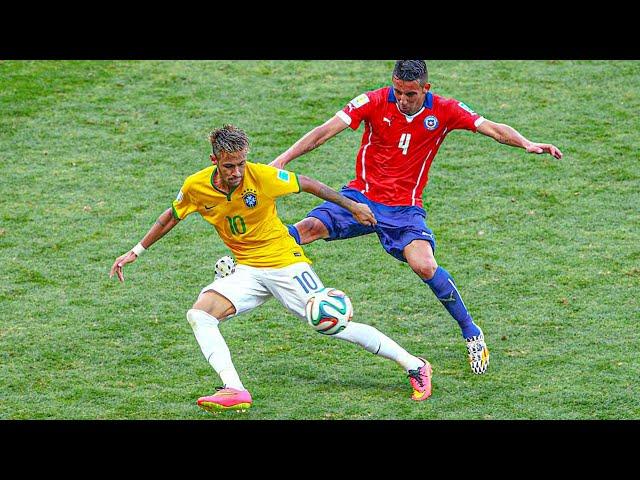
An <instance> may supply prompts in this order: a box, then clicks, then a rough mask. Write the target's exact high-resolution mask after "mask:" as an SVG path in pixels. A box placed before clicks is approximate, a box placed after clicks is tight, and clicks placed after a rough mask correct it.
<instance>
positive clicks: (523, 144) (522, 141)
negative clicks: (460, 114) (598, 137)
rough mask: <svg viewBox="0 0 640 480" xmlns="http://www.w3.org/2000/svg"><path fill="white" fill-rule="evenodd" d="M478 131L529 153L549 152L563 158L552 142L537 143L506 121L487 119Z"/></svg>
mask: <svg viewBox="0 0 640 480" xmlns="http://www.w3.org/2000/svg"><path fill="white" fill-rule="evenodd" d="M478 132H480V133H482V134H483V135H486V136H487V137H491V138H493V139H494V140H495V141H497V142H500V143H503V144H505V145H511V146H512V147H520V148H524V149H525V150H526V151H527V152H529V153H548V154H549V155H552V156H553V157H555V158H557V159H560V158H562V152H561V151H560V150H559V149H558V148H557V147H556V146H554V145H551V144H550V143H535V142H532V141H530V140H527V139H526V138H525V137H523V136H522V135H521V134H520V133H519V132H518V131H517V130H516V129H515V128H513V127H510V126H509V125H505V124H504V123H494V122H491V121H489V120H485V121H484V122H482V123H481V124H480V126H479V127H478Z"/></svg>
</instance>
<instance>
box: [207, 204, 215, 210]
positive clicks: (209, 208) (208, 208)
mask: <svg viewBox="0 0 640 480" xmlns="http://www.w3.org/2000/svg"><path fill="white" fill-rule="evenodd" d="M213 207H215V205H211V206H210V207H207V206H206V205H205V206H204V209H205V210H211V209H212V208H213Z"/></svg>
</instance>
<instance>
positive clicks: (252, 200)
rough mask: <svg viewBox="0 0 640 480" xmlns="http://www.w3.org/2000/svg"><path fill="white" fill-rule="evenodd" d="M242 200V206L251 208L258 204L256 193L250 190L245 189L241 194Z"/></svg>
mask: <svg viewBox="0 0 640 480" xmlns="http://www.w3.org/2000/svg"><path fill="white" fill-rule="evenodd" d="M242 200H244V204H245V205H246V206H247V207H249V208H253V207H255V206H256V205H257V204H258V197H257V195H256V191H255V190H252V189H250V188H247V189H246V190H245V191H244V192H242Z"/></svg>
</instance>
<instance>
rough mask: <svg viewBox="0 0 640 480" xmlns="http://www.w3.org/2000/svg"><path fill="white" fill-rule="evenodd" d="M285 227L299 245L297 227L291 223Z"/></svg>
mask: <svg viewBox="0 0 640 480" xmlns="http://www.w3.org/2000/svg"><path fill="white" fill-rule="evenodd" d="M287 229H289V235H291V236H292V237H293V238H294V239H295V241H296V243H297V244H298V245H300V234H299V233H298V229H297V228H296V227H294V226H293V225H288V224H287Z"/></svg>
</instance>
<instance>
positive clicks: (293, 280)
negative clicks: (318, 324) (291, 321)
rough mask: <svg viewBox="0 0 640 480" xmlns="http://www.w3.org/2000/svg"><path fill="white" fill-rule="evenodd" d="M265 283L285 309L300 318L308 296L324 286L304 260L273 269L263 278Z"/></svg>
mask: <svg viewBox="0 0 640 480" xmlns="http://www.w3.org/2000/svg"><path fill="white" fill-rule="evenodd" d="M265 285H266V286H267V288H268V289H269V291H270V292H271V294H272V295H273V296H274V297H275V298H276V299H277V300H278V301H279V302H280V303H281V304H282V305H283V306H284V307H285V308H286V309H287V310H289V311H290V312H291V313H293V314H294V315H296V316H297V317H299V318H302V319H304V318H305V314H304V307H305V305H306V304H307V301H308V300H309V298H310V297H311V296H312V295H313V294H314V293H315V292H317V291H318V290H322V289H323V288H324V284H323V283H322V280H320V278H319V277H318V275H317V274H316V272H314V271H313V269H312V268H311V265H309V264H308V263H306V262H299V263H294V264H293V265H289V266H288V267H284V268H279V269H277V270H273V271H272V272H271V274H270V275H269V276H268V277H267V278H265Z"/></svg>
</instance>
